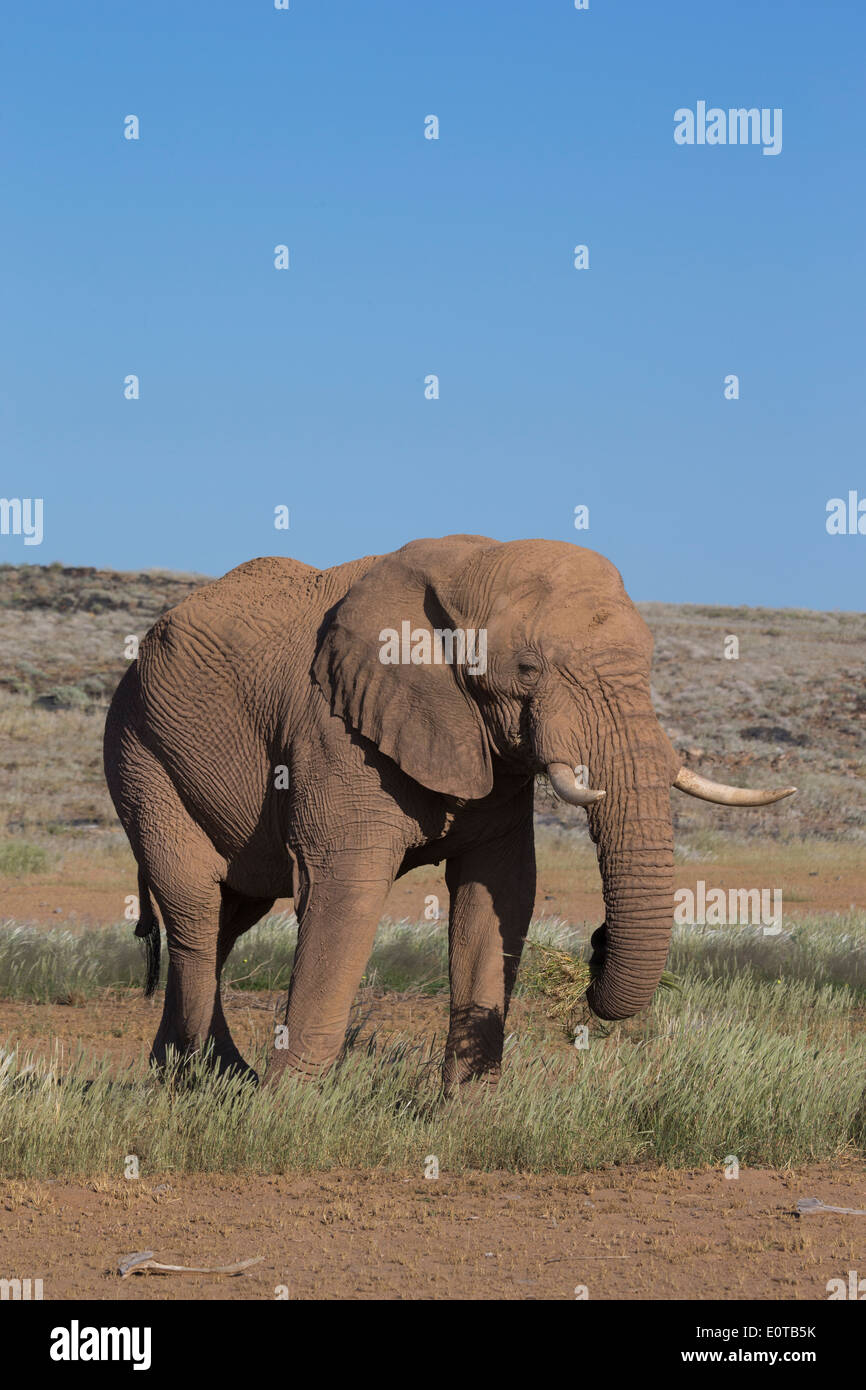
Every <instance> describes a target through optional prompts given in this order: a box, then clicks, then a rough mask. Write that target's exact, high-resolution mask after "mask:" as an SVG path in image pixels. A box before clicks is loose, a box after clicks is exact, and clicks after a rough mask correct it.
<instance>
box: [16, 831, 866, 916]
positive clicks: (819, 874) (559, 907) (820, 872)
mask: <svg viewBox="0 0 866 1390" xmlns="http://www.w3.org/2000/svg"><path fill="white" fill-rule="evenodd" d="M76 867H78V866H76ZM768 872H769V873H770V877H769V879H768V878H767V874H768ZM699 879H703V881H704V883H706V884H708V885H710V886H712V887H714V888H723V889H725V890H728V889H729V888H741V887H743V886H744V885H757V884H761V885H763V886H765V887H766V886H767V885H768V883H770V884H772V886H773V887H776V888H780V889H781V890H782V894H783V900H784V909H785V913H786V915H790V916H794V917H797V916H803V915H806V914H810V913H815V912H840V911H841V912H844V911H847V910H848V909H849V908H850V907H851V906H852V905H857V906H860V907H862V906H864V905H866V871H864V869H863V867H862V865H856V864H855V865H854V866H852V865H851V864H845V865H843V864H839V865H838V866H837V865H834V864H833V863H832V862H828V860H827V858H826V856H822V857H821V858H820V859H818V858H816V859H815V862H814V863H813V862H812V861H811V860H810V854H809V850H808V848H807V847H804V849H803V850H802V855H801V857H799V858H797V859H794V856H792V854H791V853H790V851H788V852H786V853H785V854H784V857H782V855H781V854H779V855H777V856H774V853H773V849H772V847H768V848H767V860H766V863H765V865H764V867H763V869H759V868H756V865H755V861H754V859H748V860H744V861H743V862H740V861H739V860H737V859H736V858H731V859H726V860H725V862H724V863H718V862H715V861H710V862H706V863H699V862H695V863H690V864H678V865H677V866H676V870H675V886H676V887H677V888H688V889H690V890H691V891H692V892H694V891H695V885H696V883H697V881H698V880H699ZM130 884H131V886H130ZM134 892H135V882H134V877H132V876H131V875H130V874H125V873H122V872H119V871H118V870H106V869H104V868H102V867H101V866H88V865H87V864H86V862H85V864H84V865H83V866H82V867H81V868H80V869H79V871H78V872H77V873H76V872H74V871H73V872H72V873H71V874H69V873H63V872H56V873H53V874H38V875H33V876H32V877H30V878H27V879H16V878H8V877H3V876H0V904H2V914H3V917H12V918H14V919H16V920H17V921H20V922H44V923H45V924H48V925H53V926H57V925H63V926H68V925H74V924H76V923H78V924H85V923H92V924H103V923H105V924H108V923H112V922H119V921H122V920H123V914H124V902H125V897H126V895H127V894H128V893H134ZM429 894H435V895H436V896H437V897H438V899H439V905H440V911H441V912H442V913H443V914H444V913H446V912H447V905H448V894H447V890H446V888H445V874H444V869H443V868H442V867H441V866H440V867H439V868H429V869H422V870H416V871H415V872H413V873H411V874H407V875H406V877H405V878H401V879H399V880H398V882H397V883H395V884H394V886H393V888H392V889H391V892H390V895H389V897H388V901H387V903H386V907H385V913H384V915H385V916H387V917H390V918H392V920H394V921H402V920H404V919H406V920H409V921H412V922H417V921H419V920H421V919H422V918H423V916H424V907H425V898H426V897H427V896H428V895H429ZM291 907H292V902H291V899H289V898H281V899H280V900H279V901H278V902H277V903H276V905H275V907H274V909H273V910H274V911H275V912H282V911H290V910H291ZM535 915H536V916H539V917H540V916H547V917H561V918H563V919H564V920H566V921H569V922H590V923H593V924H595V925H597V924H598V923H599V922H600V921H601V920H602V915H603V903H602V896H601V880H600V878H599V875H598V870H597V868H596V867H595V865H594V864H592V863H578V864H577V865H576V866H575V867H574V868H573V869H572V867H571V866H570V865H569V863H568V861H567V860H566V859H565V858H564V857H563V860H562V862H561V863H557V864H556V865H555V866H554V867H552V868H551V869H548V870H547V871H546V872H545V874H544V880H543V885H542V884H540V885H539V889H538V892H537V894H536V898H535Z"/></svg>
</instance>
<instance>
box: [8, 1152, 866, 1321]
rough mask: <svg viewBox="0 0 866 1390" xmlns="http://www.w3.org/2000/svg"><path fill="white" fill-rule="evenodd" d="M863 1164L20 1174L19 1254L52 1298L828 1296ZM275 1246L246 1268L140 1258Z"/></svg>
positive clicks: (13, 1227) (838, 1271) (12, 1236)
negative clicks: (159, 1266)
mask: <svg viewBox="0 0 866 1390" xmlns="http://www.w3.org/2000/svg"><path fill="white" fill-rule="evenodd" d="M801 1196H820V1197H821V1198H822V1199H823V1200H824V1201H825V1202H829V1203H831V1204H833V1205H837V1206H849V1207H858V1206H860V1207H862V1206H863V1205H864V1204H866V1181H864V1175H863V1172H862V1169H861V1168H858V1169H857V1170H855V1169H853V1168H852V1169H851V1171H844V1170H843V1171H839V1170H836V1171H831V1170H830V1169H828V1168H827V1167H824V1166H819V1167H813V1168H810V1169H806V1170H803V1171H800V1172H797V1173H777V1172H767V1171H755V1172H750V1171H749V1170H747V1169H746V1170H743V1171H742V1172H741V1174H740V1177H739V1179H738V1180H736V1181H733V1180H730V1181H729V1180H726V1179H725V1178H724V1176H723V1174H722V1173H721V1172H718V1171H714V1172H681V1173H671V1172H665V1171H659V1170H656V1169H640V1168H635V1169H619V1168H614V1169H611V1170H610V1171H609V1172H605V1173H603V1174H594V1175H587V1176H584V1177H580V1178H549V1177H533V1176H519V1177H518V1176H515V1175H514V1174H508V1173H491V1174H476V1175H472V1176H461V1177H449V1176H448V1174H447V1173H444V1174H442V1176H440V1178H439V1179H438V1180H430V1181H428V1180H425V1179H424V1178H423V1176H422V1175H421V1174H419V1173H415V1174H411V1175H402V1176H401V1175H399V1174H397V1175H392V1174H381V1173H375V1172H374V1173H353V1172H330V1173H322V1174H317V1175H315V1176H292V1177H253V1178H250V1177H243V1178H228V1177H217V1178H214V1177H183V1178H172V1179H169V1180H162V1181H159V1180H157V1179H152V1180H147V1181H145V1180H143V1179H142V1180H139V1181H138V1182H124V1181H111V1182H107V1181H99V1182H97V1181H94V1182H82V1183H70V1182H53V1183H46V1182H12V1183H9V1182H7V1183H4V1184H2V1185H0V1216H2V1221H0V1270H2V1271H4V1272H5V1273H6V1275H7V1276H8V1277H12V1276H14V1277H26V1276H29V1277H31V1278H37V1277H39V1278H42V1279H43V1281H44V1297H45V1298H46V1299H59V1298H72V1299H117V1300H132V1299H178V1298H180V1299H184V1298H186V1299H190V1298H191V1299H216V1298H219V1299H274V1298H278V1297H282V1298H289V1299H316V1298H334V1299H367V1298H381V1299H419V1298H421V1299H574V1298H575V1297H576V1296H577V1293H578V1292H579V1291H580V1290H581V1289H585V1290H586V1296H588V1297H589V1298H590V1299H594V1300H598V1299H648V1300H649V1299H653V1300H654V1299H694V1298H697V1299H742V1298H756V1299H767V1300H825V1299H826V1298H827V1281H828V1280H830V1279H834V1278H845V1279H847V1273H848V1271H849V1270H850V1269H863V1268H866V1251H864V1239H863V1219H862V1218H859V1217H852V1216H836V1215H832V1214H830V1213H821V1214H817V1215H809V1216H803V1217H798V1216H797V1215H796V1214H795V1204H796V1200H797V1198H798V1197H801ZM142 1250H152V1251H153V1252H154V1256H155V1258H156V1259H157V1260H159V1261H161V1262H162V1263H166V1264H185V1265H190V1264H192V1265H206V1266H213V1265H221V1264H230V1263H234V1262H237V1261H240V1260H245V1259H249V1258H250V1257H254V1256H261V1257H262V1263H261V1264H259V1265H256V1266H255V1267H254V1268H252V1269H251V1270H249V1271H248V1272H246V1273H244V1274H242V1275H238V1276H233V1277H226V1276H216V1275H208V1274H186V1275H184V1274H171V1275H159V1274H138V1275H132V1276H130V1277H129V1278H127V1279H125V1280H123V1279H121V1278H120V1277H119V1275H118V1274H117V1264H118V1262H119V1260H121V1259H122V1258H123V1257H125V1256H127V1255H129V1254H132V1253H133V1252H135V1251H142Z"/></svg>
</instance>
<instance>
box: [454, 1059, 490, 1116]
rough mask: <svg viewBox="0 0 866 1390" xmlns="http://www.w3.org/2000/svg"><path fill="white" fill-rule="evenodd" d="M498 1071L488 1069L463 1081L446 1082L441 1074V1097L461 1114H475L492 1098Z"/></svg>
mask: <svg viewBox="0 0 866 1390" xmlns="http://www.w3.org/2000/svg"><path fill="white" fill-rule="evenodd" d="M499 1078H500V1073H499V1072H498V1071H492V1070H491V1071H488V1072H484V1073H482V1075H481V1076H474V1077H471V1078H470V1079H468V1080H465V1081H451V1082H448V1081H447V1080H446V1079H445V1077H444V1076H443V1099H444V1101H445V1103H446V1105H448V1106H449V1107H450V1108H452V1109H454V1110H458V1111H461V1112H462V1113H463V1114H475V1112H476V1111H479V1110H481V1109H483V1108H484V1106H485V1105H487V1103H488V1102H489V1101H491V1100H493V1099H494V1097H495V1095H496V1091H497V1088H498V1086H499Z"/></svg>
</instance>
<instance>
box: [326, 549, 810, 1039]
mask: <svg viewBox="0 0 866 1390" xmlns="http://www.w3.org/2000/svg"><path fill="white" fill-rule="evenodd" d="M407 625H408V626H407ZM437 630H438V631H440V632H442V631H450V632H455V631H462V632H464V633H466V632H472V633H476V634H478V633H480V632H483V633H484V634H485V636H486V653H485V655H486V661H484V662H483V663H482V662H481V661H476V662H475V663H474V669H473V667H472V666H471V665H470V664H469V663H467V662H465V661H464V662H463V663H460V662H449V661H448V660H446V659H444V658H443V654H442V651H441V650H439V651H438V652H437V653H436V655H438V656H439V657H440V658H442V659H439V660H437V659H436V657H435V656H432V657H431V654H432V652H433V650H434V649H433V648H431V646H430V643H429V642H428V643H424V642H421V641H420V640H419V641H417V642H416V641H414V640H411V641H410V648H409V651H408V653H407V651H406V649H405V646H404V650H403V655H404V656H406V655H408V656H409V660H408V661H407V662H404V661H402V660H400V661H397V662H394V661H392V660H388V659H384V660H383V655H384V654H385V653H384V643H385V641H386V634H387V633H389V632H398V633H400V632H402V633H403V634H407V633H408V634H409V635H410V639H413V638H414V637H415V635H416V634H422V633H424V632H427V633H432V632H434V631H437ZM447 655H448V653H447V651H446V653H445V656H447ZM651 656H652V637H651V635H650V632H649V630H648V628H647V626H646V624H645V623H644V621H643V619H642V618H641V617H640V615H639V613H638V612H637V610H636V609H635V607H634V606H633V604H632V603H631V601H630V600H629V598H628V596H627V594H626V592H625V589H624V587H623V583H622V579H621V577H620V575H619V573H618V571H617V570H616V569H615V568H614V566H613V565H612V564H611V563H610V562H609V561H608V560H606V559H604V558H603V557H602V556H601V555H598V554H596V553H595V552H594V551H591V550H585V549H582V548H581V547H578V546H575V545H571V544H568V543H566V542H559V541H540V540H538V541H536V540H523V541H510V542H504V543H502V542H497V541H491V540H488V539H486V538H485V537H480V536H450V537H445V538H443V539H441V540H422V541H413V542H412V543H410V544H409V545H406V546H404V547H403V548H402V550H399V551H396V552H394V553H393V554H392V555H387V556H383V557H382V558H380V559H378V560H376V561H375V562H374V563H373V564H372V565H371V567H370V568H369V569H368V570H367V571H366V573H365V574H364V576H363V577H362V578H361V579H360V580H358V581H357V582H356V583H355V584H354V585H353V586H352V588H351V589H350V590H349V592H348V593H347V595H346V596H345V598H344V599H343V600H342V601H341V602H340V604H339V605H338V606H337V607H336V609H335V610H333V611H332V613H331V615H330V617H329V620H328V622H327V623H326V625H325V628H324V631H323V636H322V641H321V644H320V649H319V652H318V655H317V658H316V661H315V664H314V668H313V673H314V676H315V678H316V680H317V682H318V683H319V685H320V686H321V687H322V689H323V690H324V692H325V693H326V694H327V695H328V697H329V698H330V701H331V708H332V710H333V711H334V712H335V713H337V714H340V715H342V716H343V718H344V719H345V720H346V721H347V722H348V723H349V724H350V725H351V726H352V728H353V729H355V730H357V731H358V732H359V733H360V734H362V735H363V736H364V737H365V738H367V739H370V740H372V741H373V742H374V743H375V744H376V745H377V746H378V748H379V749H380V750H381V751H382V752H383V753H385V754H386V755H387V756H388V757H389V758H391V759H393V761H394V762H396V763H397V764H398V765H399V766H400V767H401V768H402V769H403V771H404V772H406V773H407V774H408V775H409V776H410V777H412V778H414V779H415V780H416V781H418V782H420V783H421V784H422V785H423V786H425V787H427V788H429V789H431V790H432V791H435V792H439V793H442V794H443V795H445V796H448V797H455V798H459V799H460V800H461V801H466V800H479V799H481V798H484V797H486V796H488V795H489V794H490V793H491V791H492V790H493V786H494V773H495V771H496V769H497V768H500V769H502V770H503V771H506V772H510V773H512V774H514V773H523V774H524V775H529V774H532V773H540V772H547V774H548V775H549V777H550V781H551V783H552V785H553V787H554V790H555V791H556V793H557V794H558V795H559V796H560V797H561V798H562V799H564V800H565V801H568V802H570V803H572V804H575V805H578V806H584V807H585V808H586V811H587V816H588V821H589V831H590V834H591V836H592V839H593V841H594V843H595V845H596V848H597V853H598V860H599V867H600V870H601V876H602V882H603V889H604V903H605V923H604V926H603V927H602V928H601V929H600V931H598V932H596V934H595V936H594V937H593V946H594V948H595V954H594V963H595V965H596V972H595V975H594V978H593V981H592V984H591V986H590V989H589V991H588V1000H589V1003H590V1005H591V1007H592V1009H593V1010H594V1012H595V1013H596V1014H598V1015H599V1016H600V1017H602V1018H607V1019H619V1018H627V1017H629V1016H630V1015H632V1014H634V1013H636V1012H637V1010H639V1009H640V1008H642V1007H643V1006H644V1005H645V1004H647V1003H648V1002H649V1000H650V999H651V997H652V994H653V992H654V990H655V988H656V986H657V984H658V981H659V978H660V976H661V972H662V970H663V968H664V963H665V959H666V957H667V952H668V946H669V942H670V934H671V926H672V920H673V831H672V819H671V805H670V792H671V788H672V787H676V788H678V789H680V790H682V791H686V792H689V793H690V794H692V795H696V796H701V797H704V798H705V799H707V800H714V801H720V802H723V803H725V804H738V803H739V804H750V805H761V804H764V803H766V802H769V801H774V800H777V799H779V798H780V797H781V796H786V795H788V794H789V793H790V792H791V791H792V790H793V788H785V789H784V790H779V791H776V792H749V791H744V790H742V789H740V788H733V787H724V786H722V785H720V784H716V783H712V782H708V781H706V780H705V779H703V778H700V777H697V776H696V775H695V774H693V773H689V772H688V771H687V770H685V769H683V767H682V763H681V760H680V758H679V757H678V756H677V754H676V752H675V751H674V748H673V747H672V745H671V743H670V742H669V740H668V738H667V736H666V735H665V733H664V732H663V730H662V728H661V726H660V725H659V723H658V720H657V718H656V715H655V713H654V711H653V708H652V701H651V698H650V662H651ZM482 665H483V669H482ZM576 769H581V770H583V769H586V770H587V772H588V775H586V774H582V775H581V777H580V778H576V777H575V770H576Z"/></svg>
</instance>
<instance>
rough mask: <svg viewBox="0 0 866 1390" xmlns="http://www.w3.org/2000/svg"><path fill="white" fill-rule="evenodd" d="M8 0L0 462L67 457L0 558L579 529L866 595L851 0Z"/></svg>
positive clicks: (665, 571)
mask: <svg viewBox="0 0 866 1390" xmlns="http://www.w3.org/2000/svg"><path fill="white" fill-rule="evenodd" d="M3 28H4V44H3V46H4V53H3V58H2V64H3V81H2V89H0V150H2V159H3V174H2V177H3V187H4V200H3V202H4V211H3V216H2V225H0V244H2V257H0V276H2V296H3V309H2V321H3V328H2V331H0V336H2V345H0V428H2V445H3V452H2V460H3V461H2V471H0V494H2V495H3V496H7V497H12V496H20V497H36V496H41V497H43V498H44V499H45V502H44V505H45V521H44V525H45V539H44V542H43V544H42V545H41V546H39V547H25V546H24V545H23V541H22V539H21V538H20V537H12V536H3V537H0V560H4V561H10V560H11V561H13V562H19V561H24V562H29V563H43V564H46V563H49V562H50V561H54V560H61V561H63V562H64V563H65V564H78V565H81V564H92V565H100V566H102V565H108V566H114V567H117V568H121V569H133V568H135V569H137V568H149V567H167V568H173V569H183V570H198V571H203V572H206V573H211V574H219V573H223V572H224V571H225V570H227V569H229V568H231V567H232V566H233V565H235V564H238V563H239V562H240V561H242V560H245V559H248V558H250V557H251V556H254V555H262V554H273V553H287V554H293V555H296V556H297V557H299V558H300V559H303V560H306V561H308V562H310V563H312V564H316V565H322V566H325V565H330V564H334V563H337V562H338V561H341V560H346V559H351V558H353V557H355V556H358V555H362V554H367V553H370V552H375V551H384V550H390V549H393V548H395V547H397V546H399V545H401V544H403V543H404V542H405V541H406V540H409V539H411V538H412V537H414V536H425V535H440V534H444V533H447V532H450V531H472V532H481V533H484V534H487V535H491V536H495V537H498V538H501V539H511V538H513V537H519V536H546V537H552V538H559V539H564V540H575V541H577V542H578V543H580V544H586V545H589V546H591V547H592V548H593V549H596V550H600V551H601V552H602V553H604V554H606V555H608V556H609V557H610V558H611V559H612V560H613V561H614V563H615V564H616V565H618V567H619V568H620V569H621V571H622V573H623V575H624V578H625V580H626V585H627V587H628V589H629V591H630V592H631V594H632V596H633V597H635V598H638V599H661V600H668V601H683V602H713V603H731V604H739V603H747V604H768V605H781V606H799V607H811V608H843V609H857V608H862V607H863V606H864V603H863V600H864V593H866V584H864V576H866V536H837V537H831V536H829V535H828V534H827V532H826V529H825V519H826V516H825V506H826V503H827V500H828V499H829V498H831V497H836V496H847V494H848V492H849V490H851V489H855V490H859V495H860V496H861V497H866V460H864V447H863V440H864V418H863V417H864V395H866V393H864V365H866V362H864V358H866V351H864V215H863V214H864V197H866V195H864V159H863V149H864V76H863V54H864V49H866V5H864V4H863V3H862V0H846V2H845V3H841V2H839V0H822V2H821V3H820V4H818V3H806V0H776V2H775V3H766V0H764V3H762V0H728V3H725V4H709V3H697V2H696V0H678V2H676V3H657V4H656V3H651V0H623V2H622V3H617V2H616V0H590V9H589V11H588V12H585V13H584V12H576V11H575V10H574V8H573V3H572V0H537V2H536V3H529V2H528V0H520V2H519V3H518V0H496V2H494V0H471V3H469V0H437V3H436V4H432V5H426V4H421V3H418V0H369V3H365V4H359V3H358V0H331V2H330V3H327V2H326V0H291V9H290V10H289V11H288V12H287V13H284V12H277V11H275V10H274V9H273V5H272V0H236V3H229V2H228V0H183V3H179V0H171V3H169V2H168V0H148V3H147V4H146V5H124V4H117V3H111V4H106V3H84V4H68V3H61V0H48V2H47V3H40V4H38V5H37V4H29V5H21V6H15V7H11V8H8V9H7V12H6V14H5V15H4V20H3ZM699 100H706V101H707V102H708V104H709V105H710V106H712V105H718V106H720V107H722V108H728V107H731V106H748V107H751V106H757V107H769V108H775V107H781V108H782V110H783V113H784V115H783V149H782V152H781V154H779V155H778V156H776V157H768V156H765V155H763V154H762V152H761V149H760V148H756V147H751V146H749V147H735V146H726V147H714V148H711V147H708V146H704V147H698V146H693V147H680V146H677V145H676V144H675V143H674V140H673V129H674V118H673V116H674V111H675V110H676V109H677V108H679V107H683V106H689V107H692V108H693V109H694V108H695V105H696V103H697V102H698V101H699ZM129 114H135V115H137V116H138V117H139V118H140V121H141V138H140V140H138V141H137V142H134V141H127V140H125V139H124V138H123V120H124V117H125V116H127V115H129ZM430 114H435V115H436V116H438V118H439V121H440V138H439V140H438V141H428V140H425V139H424V118H425V116H427V115H430ZM278 243H286V244H287V245H288V246H289V248H290V255H291V269H290V270H288V271H286V272H278V271H277V270H275V269H274V267H273V257H274V247H275V246H276V245H277V244H278ZM578 243H586V244H588V246H589V248H590V268H589V270H587V271H580V272H579V271H576V270H575V269H574V268H573V265H572V248H573V247H574V246H575V245H576V244H578ZM129 373H135V374H137V375H138V376H139V377H140V382H141V398H140V399H139V400H138V401H127V400H125V399H124V396H123V382H124V378H125V377H126V376H127V374H129ZM428 373H436V374H437V375H438V376H439V378H440V391H441V395H440V399H439V400H437V401H428V400H425V398H424V378H425V376H426V375H427V374H428ZM728 373H736V374H738V376H739V378H740V399H739V400H737V401H727V400H725V399H724V395H723V383H724V378H725V376H726V374H728ZM279 503H284V504H286V505H287V506H288V507H289V508H290V509H291V529H290V530H289V531H287V532H286V531H276V530H275V529H274V527H273V519H272V518H273V508H274V506H275V505H277V504H279ZM581 503H582V504H586V505H587V506H588V507H589V508H590V529H589V531H586V532H579V533H578V532H575V530H574V526H573V513H574V508H575V506H576V505H577V504H581Z"/></svg>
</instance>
